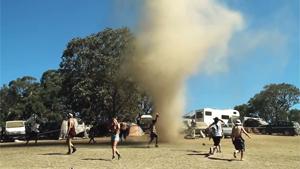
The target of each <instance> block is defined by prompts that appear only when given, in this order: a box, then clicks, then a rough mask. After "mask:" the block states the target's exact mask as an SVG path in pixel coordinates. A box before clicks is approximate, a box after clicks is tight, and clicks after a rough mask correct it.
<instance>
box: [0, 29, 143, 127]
mask: <svg viewBox="0 0 300 169" xmlns="http://www.w3.org/2000/svg"><path fill="white" fill-rule="evenodd" d="M133 41H134V38H133V35H132V34H131V33H130V31H129V30H128V29H127V28H121V29H105V30H103V31H101V32H99V33H96V34H92V35H90V36H87V37H84V38H74V39H72V40H71V41H70V42H69V43H68V44H67V47H66V49H65V50H64V51H63V54H62V60H61V63H60V67H59V69H58V70H47V71H45V72H44V73H43V75H42V77H41V79H40V82H39V81H37V80H36V79H35V78H33V77H30V76H24V77H22V78H18V79H16V80H13V81H11V82H10V83H9V85H8V86H7V85H4V86H3V87H1V90H0V96H1V101H0V103H1V105H0V118H1V119H0V121H1V122H2V123H3V122H5V121H7V120H17V119H19V120H21V119H23V120H25V119H28V118H29V117H30V116H31V115H32V114H36V115H38V116H39V117H40V118H44V119H47V120H50V121H51V120H52V121H61V120H62V119H63V118H64V117H65V115H66V113H67V112H73V113H75V114H76V115H77V116H79V117H80V118H82V119H83V120H84V121H85V122H87V123H91V122H93V121H95V120H97V119H99V118H100V119H104V120H105V119H107V118H110V117H112V116H116V115H117V116H119V117H121V118H122V119H124V120H132V119H133V118H134V117H135V116H136V115H137V114H138V113H140V112H141V111H143V110H144V109H145V108H146V107H145V106H144V107H141V102H142V101H143V98H144V97H145V94H144V92H142V91H141V89H139V87H138V86H137V84H136V83H135V82H133V80H132V78H131V77H130V76H128V74H126V71H125V70H124V69H123V68H122V66H121V65H122V62H123V60H124V58H125V57H126V56H128V55H129V54H131V52H132V50H133V49H134V48H133V46H132V42H133Z"/></svg>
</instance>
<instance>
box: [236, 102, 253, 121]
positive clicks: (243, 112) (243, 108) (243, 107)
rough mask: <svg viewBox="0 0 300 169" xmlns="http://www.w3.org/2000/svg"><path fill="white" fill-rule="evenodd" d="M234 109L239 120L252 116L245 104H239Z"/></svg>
mask: <svg viewBox="0 0 300 169" xmlns="http://www.w3.org/2000/svg"><path fill="white" fill-rule="evenodd" d="M234 109H235V110H237V111H239V112H240V116H241V118H244V117H247V116H251V115H252V114H251V111H250V108H249V105H247V104H241V105H238V106H235V107H234Z"/></svg>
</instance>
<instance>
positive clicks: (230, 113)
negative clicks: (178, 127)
mask: <svg viewBox="0 0 300 169" xmlns="http://www.w3.org/2000/svg"><path fill="white" fill-rule="evenodd" d="M215 117H218V118H219V119H222V120H223V121H224V123H225V124H227V123H228V120H229V119H230V118H239V117H240V112H239V111H237V110H233V109H212V108H204V109H198V110H193V111H191V112H189V113H188V114H186V115H184V118H186V119H195V121H196V123H197V122H204V123H205V124H206V125H207V126H208V125H210V124H211V123H213V122H214V118H215Z"/></svg>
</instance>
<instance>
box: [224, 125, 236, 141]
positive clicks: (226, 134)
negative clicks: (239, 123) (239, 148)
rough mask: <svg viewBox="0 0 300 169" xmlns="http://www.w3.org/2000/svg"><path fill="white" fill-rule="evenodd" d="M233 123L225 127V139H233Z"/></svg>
mask: <svg viewBox="0 0 300 169" xmlns="http://www.w3.org/2000/svg"><path fill="white" fill-rule="evenodd" d="M233 125H234V124H233V123H228V124H225V125H224V126H223V128H222V129H223V137H224V138H226V137H231V132H232V127H233Z"/></svg>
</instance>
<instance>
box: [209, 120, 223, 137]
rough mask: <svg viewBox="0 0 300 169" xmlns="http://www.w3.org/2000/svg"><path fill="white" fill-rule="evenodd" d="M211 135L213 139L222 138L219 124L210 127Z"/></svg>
mask: <svg viewBox="0 0 300 169" xmlns="http://www.w3.org/2000/svg"><path fill="white" fill-rule="evenodd" d="M211 127H212V135H213V136H215V137H222V125H221V123H220V122H218V123H217V124H213V125H212V126H211Z"/></svg>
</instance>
